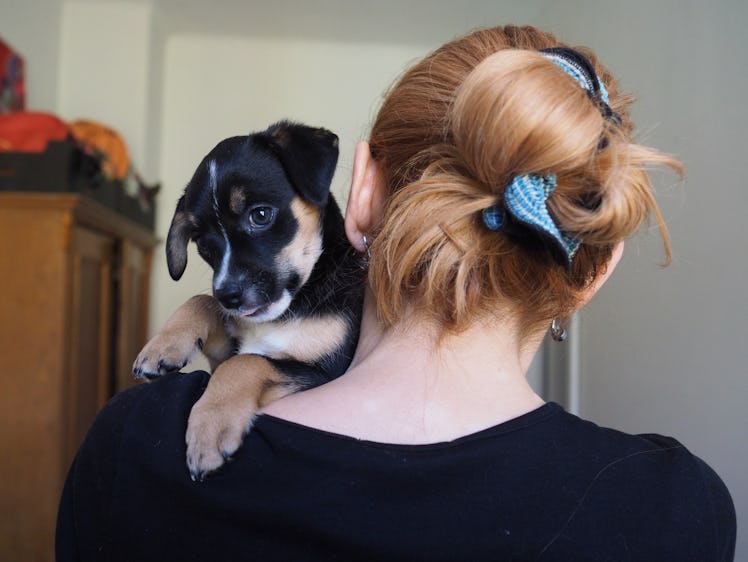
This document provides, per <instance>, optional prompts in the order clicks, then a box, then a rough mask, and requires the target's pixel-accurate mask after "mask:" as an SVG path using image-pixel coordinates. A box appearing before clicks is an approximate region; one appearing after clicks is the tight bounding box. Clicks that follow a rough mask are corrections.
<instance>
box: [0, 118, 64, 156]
mask: <svg viewBox="0 0 748 562" xmlns="http://www.w3.org/2000/svg"><path fill="white" fill-rule="evenodd" d="M69 133H70V130H69V129H68V126H67V124H66V123H65V122H64V121H62V120H61V119H60V118H58V117H56V116H55V115H52V114H49V113H34V112H27V111H19V112H16V113H9V114H7V115H0V151H5V152H44V150H45V149H46V148H47V143H48V142H49V141H52V140H54V141H63V140H65V139H66V138H68V135H69Z"/></svg>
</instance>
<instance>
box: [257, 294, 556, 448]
mask: <svg viewBox="0 0 748 562" xmlns="http://www.w3.org/2000/svg"><path fill="white" fill-rule="evenodd" d="M438 334H439V332H438V330H437V329H436V328H435V326H433V325H432V324H430V323H429V322H423V321H419V322H416V321H410V322H407V323H401V324H400V325H398V326H394V327H391V328H387V329H384V328H382V327H381V325H380V324H379V323H378V321H377V320H376V314H375V311H374V309H373V307H372V306H371V299H370V298H369V296H368V295H367V299H366V304H365V307H364V318H363V321H362V326H361V337H360V341H359V346H358V349H357V351H356V355H355V357H354V360H353V362H352V364H351V366H350V368H349V370H348V371H347V372H346V373H345V374H344V375H343V376H341V377H340V378H338V379H336V380H334V381H332V382H330V383H328V384H326V385H324V386H322V387H318V388H316V389H312V390H310V391H306V392H303V393H300V394H298V395H293V396H290V397H286V398H284V399H282V400H280V401H278V402H276V403H274V404H271V405H269V406H268V407H267V408H266V410H265V411H266V413H269V414H271V415H275V416H278V417H281V418H285V419H290V420H292V421H296V422H298V423H301V424H304V425H309V426H312V427H317V428H319V429H324V430H327V431H332V432H334V433H341V434H345V435H350V436H353V437H358V438H361V439H367V440H371V441H380V442H388V443H413V444H417V443H433V442H438V441H448V440H452V439H455V438H457V437H461V436H463V435H468V434H471V433H475V432H476V431H480V430H481V429H485V428H487V427H491V426H493V425H496V424H498V423H501V422H503V421H507V420H509V419H512V418H515V417H517V416H519V415H522V414H524V413H527V412H529V411H531V410H534V409H536V408H537V407H539V406H540V405H541V404H542V403H543V401H542V399H541V398H540V397H538V396H537V395H536V394H535V393H534V392H533V390H532V389H531V387H530V386H529V384H528V383H527V380H526V378H525V373H526V371H527V368H528V366H529V363H530V361H531V360H532V357H533V355H534V354H535V351H536V350H537V346H538V345H539V341H540V338H538V342H537V343H536V344H535V345H532V346H525V347H522V346H521V345H520V341H519V337H518V331H517V329H516V326H515V324H514V322H513V321H511V320H509V321H506V322H502V323H492V324H489V323H486V322H482V323H476V324H474V325H473V326H471V327H470V328H468V329H467V330H465V331H464V332H461V333H459V334H457V335H445V336H443V337H441V338H439V337H438Z"/></svg>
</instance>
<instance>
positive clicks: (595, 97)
mask: <svg viewBox="0 0 748 562" xmlns="http://www.w3.org/2000/svg"><path fill="white" fill-rule="evenodd" d="M540 54H541V55H543V56H544V57H545V58H547V59H548V60H550V61H551V62H552V63H553V64H555V65H556V66H557V67H559V68H560V69H561V70H563V71H564V72H566V74H568V75H569V76H571V77H572V78H574V80H576V81H577V83H578V84H579V85H580V86H582V88H583V89H584V90H585V91H586V92H587V95H588V96H589V97H590V99H591V100H592V101H593V102H594V103H595V105H596V106H597V107H598V109H599V110H600V113H602V115H603V117H604V118H605V119H608V120H609V121H613V122H614V123H615V124H616V125H619V126H620V124H621V118H620V117H619V116H618V114H617V113H616V112H615V111H613V110H612V109H611V108H610V106H609V105H608V104H609V103H610V98H609V97H608V90H607V89H606V88H605V84H603V81H602V80H600V77H599V76H598V75H597V73H596V72H595V69H594V67H593V66H592V63H591V62H590V61H589V59H587V57H585V56H584V55H583V54H582V53H580V52H578V51H575V50H574V49H570V48H568V47H553V48H552V49H542V50H541V51H540Z"/></svg>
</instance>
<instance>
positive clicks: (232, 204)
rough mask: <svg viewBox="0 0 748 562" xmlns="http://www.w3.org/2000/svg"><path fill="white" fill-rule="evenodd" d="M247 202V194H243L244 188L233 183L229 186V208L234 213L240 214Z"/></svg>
mask: <svg viewBox="0 0 748 562" xmlns="http://www.w3.org/2000/svg"><path fill="white" fill-rule="evenodd" d="M246 204H247V196H246V195H245V194H244V190H243V189H242V188H241V187H239V186H238V185H235V186H234V187H232V188H231V197H230V199H229V208H230V209H231V212H232V213H234V214H235V215H241V214H242V212H243V211H244V207H245V206H246Z"/></svg>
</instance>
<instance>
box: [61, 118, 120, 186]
mask: <svg viewBox="0 0 748 562" xmlns="http://www.w3.org/2000/svg"><path fill="white" fill-rule="evenodd" d="M70 131H71V133H72V134H73V137H75V139H76V140H77V141H78V143H79V144H81V145H83V146H84V147H86V148H88V149H90V150H92V151H94V152H96V153H98V155H99V156H101V157H102V162H101V168H102V171H103V172H104V175H106V176H107V178H108V179H117V180H124V179H125V177H126V176H127V172H128V170H129V169H130V154H129V152H128V150H127V144H125V141H124V139H123V138H122V137H121V136H120V134H119V133H117V132H116V131H115V130H114V129H112V128H110V127H107V126H106V125H103V124H101V123H97V122H96V121H90V120H85V119H79V120H78V121H74V122H73V123H71V124H70Z"/></svg>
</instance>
